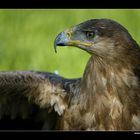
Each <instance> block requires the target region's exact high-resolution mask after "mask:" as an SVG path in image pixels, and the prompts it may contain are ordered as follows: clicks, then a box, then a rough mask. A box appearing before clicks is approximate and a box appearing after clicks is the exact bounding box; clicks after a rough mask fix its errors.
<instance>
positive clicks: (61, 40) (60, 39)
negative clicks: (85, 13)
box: [54, 32, 69, 53]
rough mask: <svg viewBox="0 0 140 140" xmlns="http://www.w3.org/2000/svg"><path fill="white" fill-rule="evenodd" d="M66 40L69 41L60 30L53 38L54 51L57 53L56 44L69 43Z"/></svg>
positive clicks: (64, 44)
mask: <svg viewBox="0 0 140 140" xmlns="http://www.w3.org/2000/svg"><path fill="white" fill-rule="evenodd" d="M68 42H69V38H68V35H66V33H65V32H61V33H60V34H58V35H57V37H56V38H55V40H54V49H55V52H56V53H57V46H67V45H69V44H68Z"/></svg>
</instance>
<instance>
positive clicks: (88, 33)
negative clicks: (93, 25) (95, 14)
mask: <svg viewBox="0 0 140 140" xmlns="http://www.w3.org/2000/svg"><path fill="white" fill-rule="evenodd" d="M86 36H87V38H88V39H92V38H93V37H94V36H95V33H94V32H86Z"/></svg>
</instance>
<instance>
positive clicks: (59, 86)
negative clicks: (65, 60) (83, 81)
mask: <svg viewBox="0 0 140 140" xmlns="http://www.w3.org/2000/svg"><path fill="white" fill-rule="evenodd" d="M79 83H80V79H71V80H69V79H65V78H63V77H60V76H58V75H56V74H52V73H46V72H34V71H15V72H0V118H1V119H2V118H6V117H7V116H8V117H10V118H11V119H13V120H14V119H16V118H21V119H23V120H28V119H29V118H32V119H33V118H34V119H35V121H39V122H42V123H43V127H44V129H52V127H54V125H55V122H56V118H57V115H62V114H63V112H64V110H65V109H66V108H67V106H68V97H69V94H71V93H73V92H74V90H75V88H74V87H75V84H77V85H78V84H79ZM56 112H57V113H56ZM0 125H1V124H0Z"/></svg>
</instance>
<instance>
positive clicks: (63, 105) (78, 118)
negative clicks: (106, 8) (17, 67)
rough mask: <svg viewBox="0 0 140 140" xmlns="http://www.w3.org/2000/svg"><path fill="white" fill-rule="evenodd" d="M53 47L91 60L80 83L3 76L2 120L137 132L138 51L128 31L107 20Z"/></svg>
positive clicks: (86, 25) (25, 74)
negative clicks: (80, 52)
mask: <svg viewBox="0 0 140 140" xmlns="http://www.w3.org/2000/svg"><path fill="white" fill-rule="evenodd" d="M56 46H74V47H77V48H80V49H82V50H84V51H86V52H88V53H89V54H90V55H91V57H90V59H89V61H88V63H87V66H86V68H85V71H84V74H83V76H82V78H78V79H66V78H63V77H60V76H57V75H55V74H51V73H45V72H33V71H17V72H1V73H0V108H1V112H0V116H1V118H5V117H10V118H11V119H15V120H17V118H21V120H22V119H24V120H28V119H29V120H30V119H32V121H33V124H40V123H41V124H40V126H41V127H43V128H44V129H57V130H140V83H139V82H140V74H139V70H140V61H139V60H140V49H139V46H138V44H137V43H136V42H135V41H134V39H133V38H132V37H131V35H130V34H129V33H128V31H127V30H126V29H125V28H124V27H123V26H121V25H120V24H118V23H117V22H115V21H113V20H110V19H93V20H88V21H85V22H83V23H81V24H79V25H76V26H74V27H72V28H70V29H67V30H65V31H64V32H62V33H60V34H59V35H58V36H57V37H56V39H55V42H54V47H55V50H56ZM29 129H31V128H29Z"/></svg>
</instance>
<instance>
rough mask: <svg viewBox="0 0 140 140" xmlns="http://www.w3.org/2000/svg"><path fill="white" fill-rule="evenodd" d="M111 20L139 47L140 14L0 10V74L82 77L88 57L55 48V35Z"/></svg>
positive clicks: (114, 10)
mask: <svg viewBox="0 0 140 140" xmlns="http://www.w3.org/2000/svg"><path fill="white" fill-rule="evenodd" d="M94 18H111V19H113V20H116V21H118V22H119V23H120V24H122V25H123V26H124V27H126V28H127V29H128V31H129V32H130V34H131V35H132V36H133V38H134V39H135V40H136V41H137V42H138V43H140V38H139V36H140V10H136V9H130V10H129V9H126V10H124V9H53V10H52V9H44V10H39V9H38V10H36V9H34V10H33V9H29V10H21V9H19V10H14V9H13V10H0V70H1V71H7V70H39V71H49V72H54V71H55V70H58V71H59V74H60V75H62V76H65V77H67V78H74V77H79V76H82V74H83V71H84V68H85V65H86V63H87V61H88V59H89V57H90V56H89V54H87V53H86V52H84V51H82V50H79V49H77V48H68V47H65V48H62V47H59V48H58V53H57V54H56V53H55V52H54V48H53V42H54V39H55V37H56V35H57V34H58V33H59V32H61V31H63V30H65V29H67V28H69V27H71V26H74V25H76V24H79V23H81V22H83V21H85V20H88V19H94Z"/></svg>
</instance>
